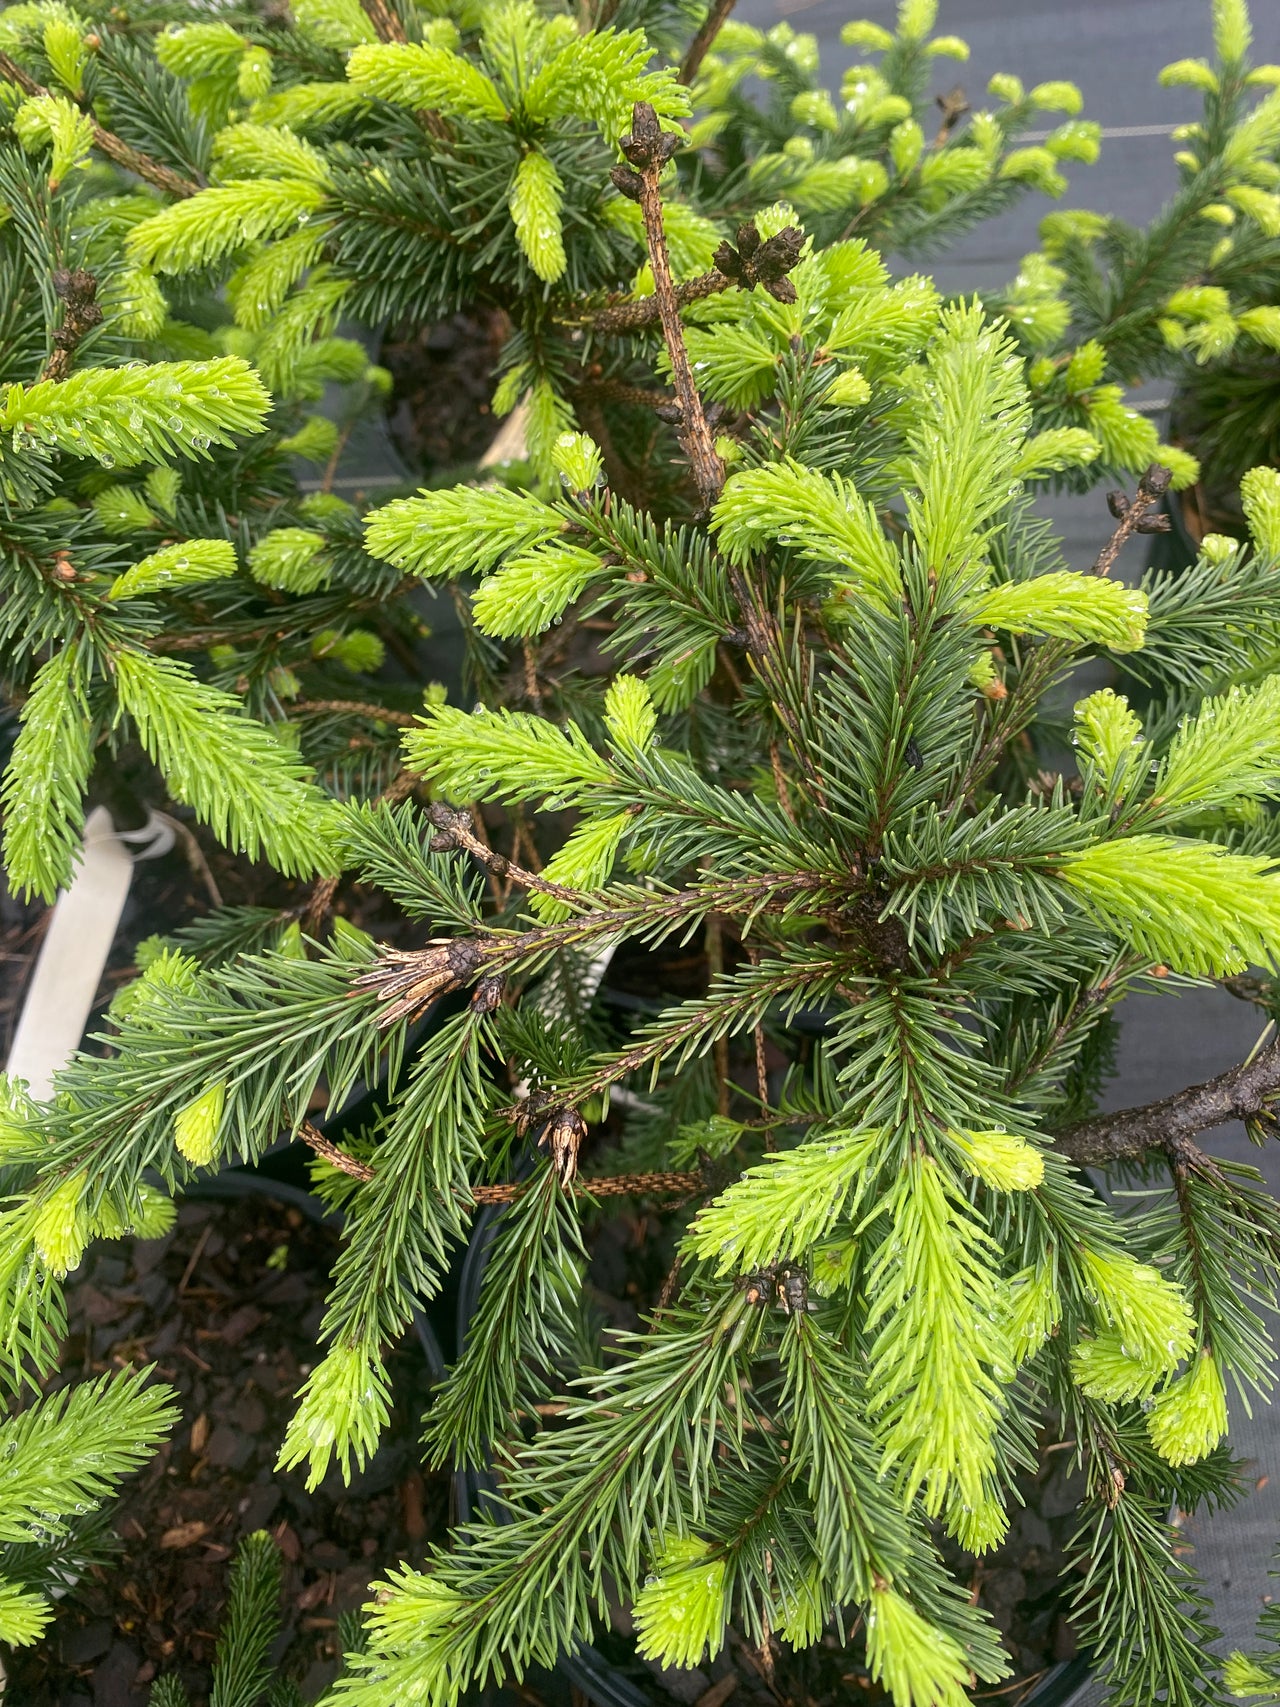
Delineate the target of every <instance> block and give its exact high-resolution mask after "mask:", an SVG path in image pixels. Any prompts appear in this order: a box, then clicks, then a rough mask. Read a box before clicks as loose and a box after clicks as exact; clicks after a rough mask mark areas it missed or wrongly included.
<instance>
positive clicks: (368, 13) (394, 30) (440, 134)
mask: <svg viewBox="0 0 1280 1707" xmlns="http://www.w3.org/2000/svg"><path fill="white" fill-rule="evenodd" d="M360 4H361V5H362V6H363V7H364V15H365V17H366V18H368V20H369V22H370V23H371V24H372V25H373V28H374V33H375V34H376V36H377V38H378V40H379V41H384V42H407V41H408V39H409V38H408V36H407V35H406V34H405V28H404V24H403V22H402V21H401V18H400V14H399V13H398V12H397V11H396V10H395V8H394V7H393V6H391V5H389V4H388V0H360ZM418 117H419V118H420V119H421V120H422V122H423V124H424V125H426V127H427V129H428V130H429V131H430V132H431V134H432V136H434V137H435V138H436V139H437V140H438V141H442V140H443V139H444V138H445V137H447V136H448V135H449V127H448V125H447V124H446V123H445V121H444V120H443V119H442V118H441V116H440V114H439V113H437V112H435V111H434V110H432V109H423V110H422V111H420V112H419V113H418Z"/></svg>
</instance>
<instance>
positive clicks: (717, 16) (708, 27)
mask: <svg viewBox="0 0 1280 1707" xmlns="http://www.w3.org/2000/svg"><path fill="white" fill-rule="evenodd" d="M733 7H734V0H712V4H711V10H710V11H709V12H708V13H707V15H706V18H705V19H704V21H703V25H702V28H701V29H700V30H699V31H698V33H697V35H696V36H694V38H693V40H692V41H691V42H690V43H689V51H688V52H687V53H686V54H685V56H684V59H683V60H682V62H681V65H680V76H679V78H678V79H677V81H678V82H680V83H683V84H684V85H685V86H686V88H687V87H688V85H689V84H690V83H692V82H693V80H694V78H695V77H696V76H697V75H698V71H699V68H700V67H701V65H702V62H703V60H704V59H705V58H706V57H707V54H708V53H709V52H710V51H711V44H712V42H714V41H715V39H716V37H717V36H718V35H719V34H720V31H721V30H722V29H723V28H724V24H725V20H726V19H727V18H728V16H729V14H730V12H732V11H733Z"/></svg>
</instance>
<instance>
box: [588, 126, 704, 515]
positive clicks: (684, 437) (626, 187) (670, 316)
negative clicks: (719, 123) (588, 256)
mask: <svg viewBox="0 0 1280 1707" xmlns="http://www.w3.org/2000/svg"><path fill="white" fill-rule="evenodd" d="M680 142H681V139H680V137H679V136H677V135H675V134H674V133H673V132H671V131H664V130H663V129H662V127H661V125H660V124H659V123H658V115H657V113H656V112H655V111H654V110H653V108H652V107H651V106H650V105H649V103H648V102H647V101H637V102H636V104H635V106H634V108H633V109H632V114H631V134H630V135H629V136H624V137H623V139H622V142H621V144H620V147H621V149H622V152H623V153H624V154H625V155H626V157H627V159H628V160H629V161H630V162H631V165H632V166H633V167H635V168H636V169H635V170H634V171H628V169H627V168H626V167H625V166H615V167H614V169H613V172H612V174H611V176H612V178H613V182H614V185H615V186H616V187H617V189H618V190H620V191H621V193H622V194H623V195H625V196H627V197H628V198H629V199H630V200H632V201H636V202H639V204H640V212H641V214H642V215H643V216H644V236H645V245H646V247H647V249H648V251H649V266H650V268H651V270H652V272H653V289H654V296H655V297H656V299H657V304H658V318H659V319H660V320H661V322H662V336H663V339H664V340H665V342H666V346H667V355H668V356H669V357H670V360H671V377H672V381H673V383H674V385H675V391H676V398H677V400H678V401H679V404H680V429H679V430H680V437H681V442H682V443H683V445H684V448H685V451H686V453H687V455H688V457H689V462H690V465H691V467H692V469H693V478H694V484H695V485H696V486H697V488H698V496H699V498H700V499H701V501H702V507H703V508H704V509H706V510H709V509H710V508H711V506H712V504H714V503H715V501H716V499H717V498H718V497H719V496H720V489H721V487H722V486H723V485H724V463H723V462H721V460H720V458H719V456H718V455H717V453H716V447H715V441H714V439H713V438H712V436H711V428H710V427H709V426H708V425H707V417H706V412H705V410H704V409H703V407H702V399H701V397H700V396H699V395H698V388H697V386H696V385H695V384H694V383H693V368H692V366H691V365H690V362H689V351H688V349H687V348H686V346H685V341H684V328H683V326H682V325H681V324H680V305H679V303H678V301H677V299H676V292H675V285H674V283H673V281H672V278H671V261H670V257H669V255H668V253H667V238H666V233H665V231H664V229H663V224H662V192H661V191H660V189H659V187H658V180H659V178H660V177H661V175H662V168H663V167H664V166H665V165H666V163H667V161H668V160H670V158H671V156H672V155H673V154H674V153H676V151H677V150H678V149H679V147H680Z"/></svg>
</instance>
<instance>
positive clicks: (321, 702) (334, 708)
mask: <svg viewBox="0 0 1280 1707" xmlns="http://www.w3.org/2000/svg"><path fill="white" fill-rule="evenodd" d="M324 712H343V713H345V714H347V715H349V716H351V717H368V718H370V719H372V720H375V721H377V722H379V723H394V724H395V725H396V727H397V728H398V729H416V728H417V727H418V724H419V723H420V722H421V719H420V718H419V716H418V714H417V712H414V711H389V710H388V709H387V707H386V706H385V705H368V704H366V703H365V701H364V700H359V699H295V700H294V702H293V703H292V705H290V707H289V715H290V717H296V716H307V717H319V716H320V715H321V714H322V713H324Z"/></svg>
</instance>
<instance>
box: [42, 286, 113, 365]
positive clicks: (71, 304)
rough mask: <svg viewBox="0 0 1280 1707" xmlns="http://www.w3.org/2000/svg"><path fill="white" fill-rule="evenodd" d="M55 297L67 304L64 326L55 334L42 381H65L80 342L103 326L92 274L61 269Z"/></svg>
mask: <svg viewBox="0 0 1280 1707" xmlns="http://www.w3.org/2000/svg"><path fill="white" fill-rule="evenodd" d="M53 290H54V295H55V296H58V297H61V299H62V301H63V303H64V304H65V306H64V308H63V311H62V324H61V326H59V328H58V330H57V331H56V332H55V333H54V334H53V354H52V355H51V356H50V357H49V360H48V361H47V362H46V363H45V368H44V372H43V374H42V375H41V378H42V379H55V380H57V379H66V377H67V376H68V374H69V373H70V372H71V367H72V363H73V362H74V361H75V356H76V350H77V349H78V348H79V346H80V340H81V339H82V338H83V337H85V335H86V334H87V333H89V332H91V331H92V330H93V328H94V327H95V326H101V324H102V310H101V308H99V306H98V300H97V298H98V281H97V279H95V278H94V276H93V274H92V273H87V272H85V271H84V270H83V269H82V268H79V267H77V268H76V269H75V270H74V271H73V272H68V271H67V269H66V268H65V267H59V269H58V270H57V272H55V273H54V275H53Z"/></svg>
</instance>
